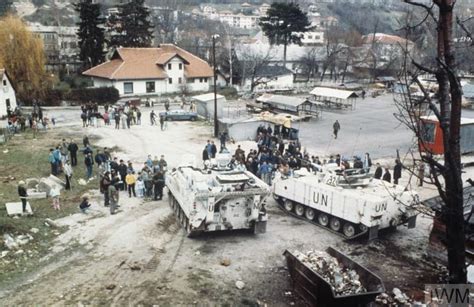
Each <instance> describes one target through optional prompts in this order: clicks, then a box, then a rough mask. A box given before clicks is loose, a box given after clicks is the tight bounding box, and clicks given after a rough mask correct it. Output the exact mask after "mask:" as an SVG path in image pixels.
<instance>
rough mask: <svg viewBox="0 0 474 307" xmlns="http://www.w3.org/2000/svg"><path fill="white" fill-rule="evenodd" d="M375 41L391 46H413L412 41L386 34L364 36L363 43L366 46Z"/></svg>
mask: <svg viewBox="0 0 474 307" xmlns="http://www.w3.org/2000/svg"><path fill="white" fill-rule="evenodd" d="M374 40H375V42H376V43H380V44H390V45H395V44H400V45H402V46H403V45H405V44H413V42H412V41H410V40H407V39H405V38H403V37H400V36H396V35H390V34H385V33H375V34H368V35H364V36H362V41H363V42H364V44H372V42H373V41H374Z"/></svg>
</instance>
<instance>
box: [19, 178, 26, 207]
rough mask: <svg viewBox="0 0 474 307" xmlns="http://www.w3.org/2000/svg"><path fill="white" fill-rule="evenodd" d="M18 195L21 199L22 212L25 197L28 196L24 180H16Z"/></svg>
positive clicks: (24, 205)
mask: <svg viewBox="0 0 474 307" xmlns="http://www.w3.org/2000/svg"><path fill="white" fill-rule="evenodd" d="M18 195H19V196H20V199H21V205H22V207H23V213H26V199H27V197H28V193H27V192H26V188H25V182H24V181H23V180H21V181H20V182H18Z"/></svg>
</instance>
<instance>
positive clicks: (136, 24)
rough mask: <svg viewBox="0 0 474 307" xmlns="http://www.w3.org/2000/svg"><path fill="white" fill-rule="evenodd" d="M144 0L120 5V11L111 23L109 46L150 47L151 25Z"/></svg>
mask: <svg viewBox="0 0 474 307" xmlns="http://www.w3.org/2000/svg"><path fill="white" fill-rule="evenodd" d="M144 2H145V0H134V1H130V2H128V3H125V4H123V5H121V6H120V13H119V15H118V16H116V20H115V21H114V23H113V25H112V27H111V28H112V31H113V32H114V33H111V44H110V45H111V46H121V47H150V46H151V44H152V40H153V25H152V24H151V22H150V10H149V9H148V8H147V7H145V5H144Z"/></svg>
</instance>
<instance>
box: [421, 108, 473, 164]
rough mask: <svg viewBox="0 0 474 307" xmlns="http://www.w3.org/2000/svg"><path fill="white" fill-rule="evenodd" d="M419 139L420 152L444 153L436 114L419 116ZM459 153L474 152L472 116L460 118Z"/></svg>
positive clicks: (441, 134) (441, 133)
mask: <svg viewBox="0 0 474 307" xmlns="http://www.w3.org/2000/svg"><path fill="white" fill-rule="evenodd" d="M420 129H421V132H420V133H421V140H420V141H419V144H418V145H419V148H420V151H422V152H430V153H432V154H434V155H441V154H443V153H444V143H443V131H442V130H441V127H440V125H439V121H438V119H437V118H436V116H434V115H431V116H420ZM460 142H461V144H460V145H461V154H466V153H471V152H474V118H466V117H462V118H461V140H460Z"/></svg>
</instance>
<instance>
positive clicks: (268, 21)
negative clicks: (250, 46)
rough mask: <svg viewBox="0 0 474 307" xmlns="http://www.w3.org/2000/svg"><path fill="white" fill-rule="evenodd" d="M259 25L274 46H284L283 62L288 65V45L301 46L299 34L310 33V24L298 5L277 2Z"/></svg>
mask: <svg viewBox="0 0 474 307" xmlns="http://www.w3.org/2000/svg"><path fill="white" fill-rule="evenodd" d="M259 25H260V27H262V31H263V32H264V33H265V35H266V36H267V37H268V39H269V40H270V43H271V44H272V45H283V62H284V63H285V64H286V47H287V46H288V44H301V37H300V36H299V35H298V34H297V33H298V32H306V31H308V27H309V26H310V22H309V21H308V16H307V15H306V13H304V12H303V11H301V9H300V7H299V6H298V4H295V3H293V2H291V3H284V2H275V3H273V4H272V5H271V7H270V8H269V9H268V11H267V16H264V17H262V18H261V19H260V23H259Z"/></svg>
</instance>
